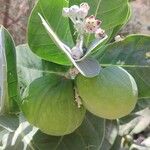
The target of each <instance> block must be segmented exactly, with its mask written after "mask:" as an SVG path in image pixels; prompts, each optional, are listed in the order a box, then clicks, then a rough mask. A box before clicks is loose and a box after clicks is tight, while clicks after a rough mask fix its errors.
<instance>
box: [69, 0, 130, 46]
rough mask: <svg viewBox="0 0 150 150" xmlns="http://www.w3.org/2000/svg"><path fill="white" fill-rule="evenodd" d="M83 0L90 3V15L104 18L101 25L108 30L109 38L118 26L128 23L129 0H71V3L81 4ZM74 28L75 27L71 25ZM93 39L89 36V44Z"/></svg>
mask: <svg viewBox="0 0 150 150" xmlns="http://www.w3.org/2000/svg"><path fill="white" fill-rule="evenodd" d="M82 2H87V3H88V4H89V6H90V11H89V15H95V16H96V17H97V18H98V19H100V20H102V25H101V27H102V29H104V30H105V31H106V33H107V35H108V37H109V38H110V37H111V35H112V34H113V30H114V29H115V28H116V26H118V25H123V24H124V23H126V20H127V16H129V5H128V0H92V1H91V0H70V1H69V5H70V6H72V5H76V4H78V5H79V4H81V3H82ZM72 29H73V27H72V26H71V30H72ZM73 32H74V31H73ZM116 32H117V31H116ZM109 38H108V40H109ZM92 40H93V38H92V37H91V38H90V37H88V41H87V43H88V44H89V42H91V41H92Z"/></svg>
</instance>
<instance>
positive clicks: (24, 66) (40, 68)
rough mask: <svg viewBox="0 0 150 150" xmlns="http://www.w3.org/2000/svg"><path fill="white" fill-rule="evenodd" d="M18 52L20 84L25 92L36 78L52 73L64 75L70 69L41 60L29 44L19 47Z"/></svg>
mask: <svg viewBox="0 0 150 150" xmlns="http://www.w3.org/2000/svg"><path fill="white" fill-rule="evenodd" d="M16 51H17V67H18V77H19V83H20V87H21V88H23V90H24V89H25V87H26V86H28V85H29V84H30V83H31V82H32V81H33V80H35V79H36V78H39V77H41V76H44V75H46V74H50V73H57V74H61V75H64V74H65V73H66V72H67V71H68V69H69V67H65V66H62V65H58V64H55V63H51V62H48V61H45V60H43V59H41V58H40V57H38V56H36V55H35V54H34V53H33V52H32V51H31V50H30V48H29V46H28V45H27V44H23V45H19V46H17V47H16ZM21 93H22V92H21Z"/></svg>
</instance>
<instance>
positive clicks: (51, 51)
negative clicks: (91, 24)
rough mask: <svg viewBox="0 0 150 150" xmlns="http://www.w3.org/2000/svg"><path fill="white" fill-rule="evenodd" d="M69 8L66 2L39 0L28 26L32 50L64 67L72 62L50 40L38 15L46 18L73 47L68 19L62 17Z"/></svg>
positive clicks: (63, 0)
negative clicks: (65, 9)
mask: <svg viewBox="0 0 150 150" xmlns="http://www.w3.org/2000/svg"><path fill="white" fill-rule="evenodd" d="M67 6H68V2H67V1H66V0H57V1H54V0H39V1H38V2H37V4H36V6H35V7H34V9H33V11H32V13H31V16H30V19H29V24H28V43H29V46H30V48H31V50H32V51H33V52H34V53H35V54H37V55H38V56H40V57H41V58H43V59H45V60H48V61H51V62H55V63H58V64H64V65H68V64H70V61H69V60H68V58H67V56H66V55H65V54H64V53H63V52H62V51H61V50H60V49H59V48H57V46H56V45H55V44H54V43H53V41H52V40H51V39H50V37H49V35H48V34H47V32H46V30H45V29H44V27H43V25H42V22H41V20H40V17H39V16H38V13H40V14H41V15H42V16H44V17H45V19H46V20H47V21H48V22H49V24H50V26H51V27H52V29H53V30H54V32H55V33H56V34H57V35H58V37H59V38H60V39H61V40H62V41H63V42H64V43H66V44H67V45H69V46H73V41H72V37H71V33H70V29H69V23H68V19H65V18H63V17H62V9H63V7H67Z"/></svg>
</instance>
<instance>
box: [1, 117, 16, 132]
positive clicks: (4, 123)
mask: <svg viewBox="0 0 150 150" xmlns="http://www.w3.org/2000/svg"><path fill="white" fill-rule="evenodd" d="M0 126H1V127H3V128H4V129H6V130H8V131H10V132H13V131H15V130H16V129H17V128H18V126H19V118H18V116H17V115H2V116H0Z"/></svg>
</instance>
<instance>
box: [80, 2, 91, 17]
mask: <svg viewBox="0 0 150 150" xmlns="http://www.w3.org/2000/svg"><path fill="white" fill-rule="evenodd" d="M89 9H90V7H89V5H88V3H82V4H80V11H79V12H78V16H79V18H80V19H85V17H86V16H87V15H88V12H89Z"/></svg>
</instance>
